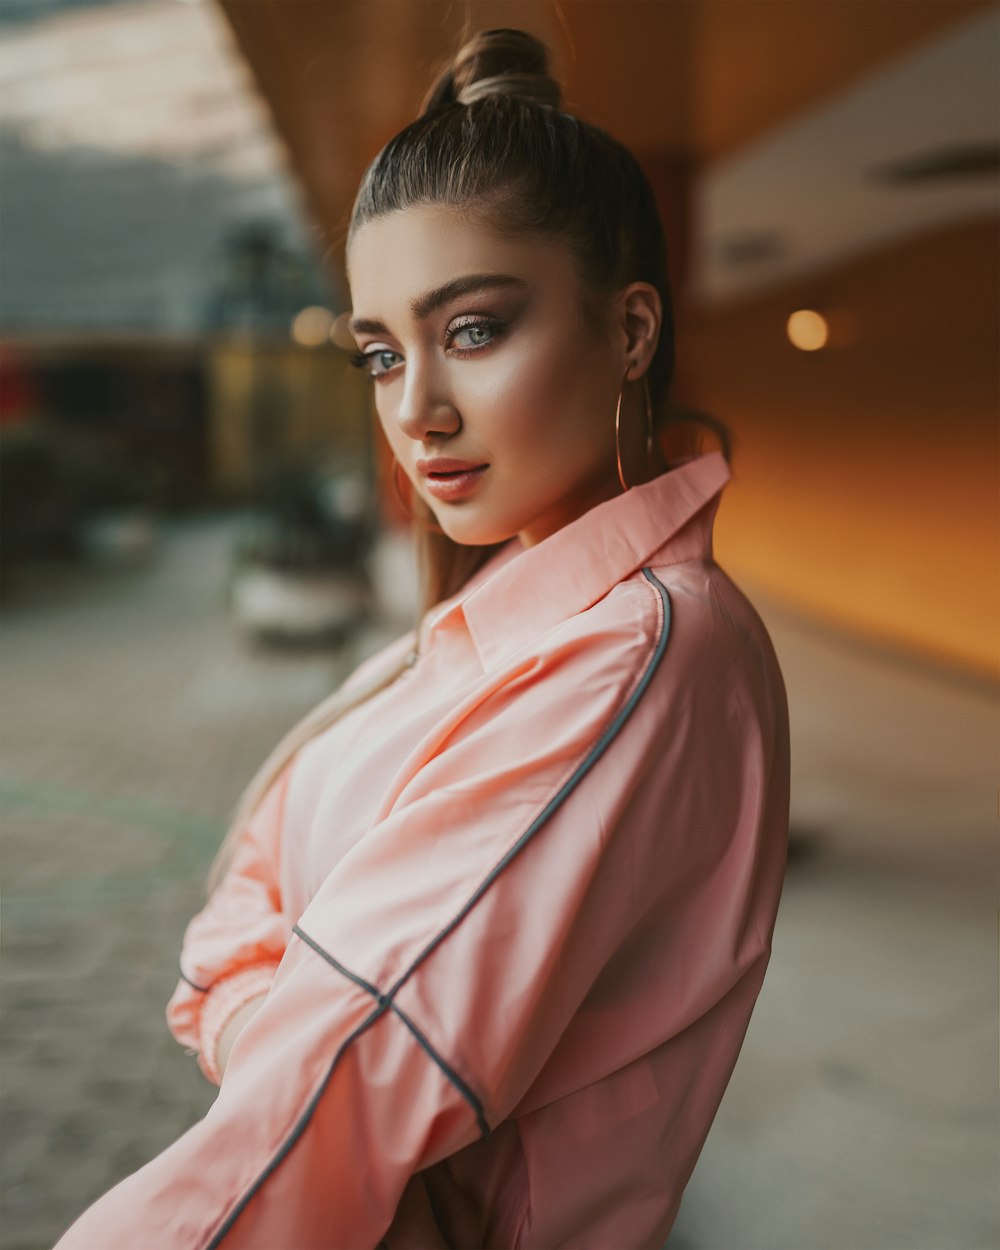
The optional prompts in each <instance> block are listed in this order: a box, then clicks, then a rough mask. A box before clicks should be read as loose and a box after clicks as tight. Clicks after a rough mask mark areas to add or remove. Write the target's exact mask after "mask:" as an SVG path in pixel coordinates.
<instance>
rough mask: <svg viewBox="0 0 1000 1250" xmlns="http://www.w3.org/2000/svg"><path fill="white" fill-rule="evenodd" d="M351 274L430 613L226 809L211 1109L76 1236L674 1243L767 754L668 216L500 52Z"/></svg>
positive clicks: (748, 918)
mask: <svg viewBox="0 0 1000 1250" xmlns="http://www.w3.org/2000/svg"><path fill="white" fill-rule="evenodd" d="M347 262H348V275H349V281H350V286H351V293H352V300H353V315H352V329H353V333H354V336H355V340H356V345H357V348H358V351H357V353H356V357H357V358H356V361H355V363H357V364H358V365H359V366H361V367H363V368H364V369H365V370H366V371H367V372H368V374H369V375H370V377H371V379H372V384H373V387H374V395H375V404H376V408H377V412H378V418H379V420H380V422H381V425H382V428H383V430H384V431H385V434H386V437H387V439H388V441H389V444H390V446H391V448H392V450H393V452H394V454H395V456H396V458H397V464H396V469H397V472H398V471H399V469H400V467H401V470H402V473H403V474H404V475H405V477H406V478H407V479H409V482H410V483H411V484H412V494H413V501H414V507H415V508H416V509H417V510H418V511H417V516H418V519H419V520H420V521H421V523H422V525H423V529H422V531H421V532H422V535H423V538H422V541H423V543H424V558H425V566H424V568H425V599H426V603H425V609H426V610H425V611H423V613H422V615H421V617H420V620H419V624H418V625H417V627H416V628H415V629H413V630H412V631H410V632H409V633H408V634H407V635H406V636H405V637H403V638H400V639H399V640H398V641H397V642H395V643H393V644H391V645H390V646H388V647H387V648H385V649H384V650H383V651H382V652H380V653H379V654H377V655H375V656H373V657H371V658H370V659H368V660H367V661H366V662H365V663H363V664H362V665H361V666H360V667H359V668H358V669H357V670H356V671H355V672H354V674H353V675H352V676H351V677H350V678H349V679H348V681H347V682H346V683H345V685H344V686H343V687H342V688H341V689H340V690H339V691H338V692H337V693H336V694H335V695H334V696H332V697H331V698H330V699H329V700H327V701H326V702H325V703H324V704H322V705H320V707H319V708H317V709H316V710H315V711H314V712H313V713H312V714H311V715H310V716H309V717H307V718H306V720H305V721H304V722H303V723H302V724H301V725H299V726H298V727H296V729H295V730H293V731H292V733H291V734H290V735H289V736H288V738H287V739H286V740H285V741H284V742H283V743H282V744H280V745H279V747H278V748H277V749H276V751H275V752H274V753H273V755H272V756H271V757H270V759H269V760H268V761H267V762H266V763H265V764H264V766H263V767H262V769H261V770H260V772H259V773H258V775H257V777H256V778H255V779H254V782H253V783H252V784H251V786H250V788H249V789H248V791H247V794H246V795H245V796H244V799H243V801H242V804H241V806H240V808H239V810H238V813H237V816H236V818H235V819H234V821H233V824H232V829H231V832H230V835H229V837H228V838H227V842H226V844H225V848H224V851H223V853H222V855H221V857H220V859H219V861H218V862H217V865H216V872H215V874H214V878H213V883H214V886H215V888H214V891H213V892H212V893H211V895H210V898H209V901H208V903H207V905H206V907H205V909H204V910H203V911H202V912H201V913H200V914H199V915H198V916H196V917H195V919H194V920H193V921H192V922H191V924H190V926H189V928H188V931H187V933H186V935H185V941H184V946H183V950H182V954H181V980H180V982H179V984H178V987H177V990H176V992H175V994H174V996H173V998H172V999H171V1002H170V1004H169V1007H168V1020H169V1023H170V1026H171V1028H172V1030H173V1032H174V1033H175V1035H176V1036H177V1038H178V1039H179V1040H180V1041H181V1042H182V1043H184V1044H185V1045H188V1046H190V1047H192V1048H193V1049H195V1050H197V1051H198V1052H199V1062H200V1064H201V1066H202V1068H203V1070H204V1071H205V1073H206V1074H207V1075H208V1076H209V1077H210V1078H211V1079H212V1080H215V1081H220V1080H221V1087H220V1092H219V1095H218V1098H217V1099H216V1101H215V1103H214V1105H213V1107H212V1109H211V1110H210V1111H209V1113H208V1114H207V1116H206V1117H205V1119H204V1120H202V1121H201V1122H200V1123H198V1124H196V1125H195V1126H194V1127H193V1128H191V1129H190V1130H189V1131H188V1132H187V1133H185V1134H184V1136H183V1137H181V1138H180V1139H179V1140H178V1141H177V1142H176V1143H174V1145H173V1146H171V1147H169V1148H168V1149H167V1150H166V1151H165V1152H164V1153H163V1154H161V1155H159V1156H158V1157H157V1158H155V1159H153V1160H152V1161H151V1162H150V1163H148V1164H147V1165H146V1166H145V1167H144V1168H142V1169H141V1170H140V1171H138V1172H137V1173H135V1174H134V1175H132V1176H130V1177H128V1178H127V1179H126V1180H124V1181H123V1182H122V1183H121V1184H120V1185H118V1186H117V1187H116V1188H115V1189H113V1190H112V1191H111V1192H110V1193H109V1194H107V1195H105V1196H104V1198H102V1199H101V1200H100V1201H99V1202H97V1203H96V1204H95V1205H94V1206H93V1207H91V1208H90V1210H89V1211H87V1212H86V1213H85V1214H84V1215H83V1216H82V1217H81V1218H80V1219H79V1220H78V1221H77V1222H76V1224H75V1225H74V1226H73V1227H72V1229H70V1231H69V1232H68V1233H67V1234H66V1235H65V1236H64V1238H63V1240H62V1241H61V1242H60V1243H59V1246H60V1250H79V1248H82V1247H87V1248H88V1250H119V1248H121V1250H125V1248H126V1247H128V1248H129V1250H132V1248H133V1247H138V1246H143V1247H145V1246H148V1247H155V1248H156V1250H168V1248H169V1250H174V1248H177V1250H180V1248H181V1247H191V1248H194V1247H198V1248H199V1250H201V1248H205V1247H216V1246H223V1247H225V1250H237V1248H240V1250H243V1248H245V1247H254V1248H257V1250H312V1248H319V1247H324V1248H327V1250H329V1248H331V1247H336V1248H342V1250H346V1248H348V1247H349V1248H351V1250H357V1248H359V1247H366V1248H368V1250H373V1248H374V1247H388V1248H389V1250H398V1248H401V1247H410V1248H418V1247H419V1248H421V1250H425V1248H427V1247H441V1246H449V1247H461V1248H464V1250H469V1248H471V1247H480V1246H482V1247H485V1246H490V1247H507V1248H510V1247H515V1246H516V1247H525V1248H527V1247H536V1248H544V1250H552V1248H553V1247H557V1246H565V1247H570V1246H572V1247H595V1248H596V1247H599V1248H601V1250H608V1248H614V1250H625V1248H626V1247H659V1246H661V1245H662V1243H663V1241H664V1239H665V1237H666V1236H667V1233H668V1232H669V1229H670V1227H671V1224H672V1223H673V1220H674V1217H675V1214H676V1211H677V1208H678V1204H679V1202H680V1197H681V1193H682V1191H683V1188H684V1185H685V1184H686V1182H687V1179H688V1177H689V1175H690V1173H691V1170H692V1168H693V1167H694V1164H695V1161H696V1159H697V1157H698V1154H699V1152H700V1150H701V1147H702V1144H703V1142H704V1140H705V1137H706V1134H707V1132H708V1129H709V1126H710V1124H711V1122H712V1119H713V1117H714V1115H715V1112H716V1109H717V1107H718V1104H719V1101H720V1099H721V1097H722V1094H723V1091H724V1089H725V1087H726V1084H727V1082H728V1080H729V1077H730V1074H731V1072H732V1069H733V1066H734V1064H735V1062H736V1058H737V1054H738V1052H739V1048H740V1045H741V1043H742V1040H743V1036H744V1033H745V1030H746V1026H747V1023H748V1020H749V1017H750V1013H751V1010H752V1008H753V1004H754V1001H755V999H756V997H757V994H758V991H759V989H760V986H761V982H762V980H763V976H764V969H765V967H766V964H767V961H768V957H769V952H770V945H771V937H772V930H773V926H774V921H775V914H776V909H777V905H778V899H779V895H780V890H781V883H782V876H783V870H784V860H785V844H786V837H787V820H788V764H789V748H788V726H787V709H786V703H785V693H784V687H783V683H782V678H781V673H780V670H779V667H778V664H777V661H776V659H775V656H774V652H773V650H772V648H771V644H770V641H769V639H768V636H767V633H766V630H765V628H764V626H763V624H762V623H761V621H760V619H759V617H758V616H757V615H756V613H755V612H754V610H753V608H752V607H751V605H750V604H749V603H748V601H747V600H746V599H745V598H744V596H743V595H742V594H741V593H740V591H739V590H738V589H737V588H736V586H735V585H734V584H733V582H732V581H731V580H730V579H729V578H728V576H727V575H726V574H725V573H724V572H723V571H722V570H721V569H720V568H719V566H718V565H717V564H715V563H714V561H713V559H712V522H713V519H714V516H715V512H716V509H717V507H718V504H719V500H720V494H721V491H722V490H723V488H724V486H725V484H726V482H727V480H728V479H729V476H730V470H729V466H728V463H727V456H726V455H725V454H724V453H723V452H722V451H712V452H709V453H707V454H704V455H694V456H688V457H687V458H685V459H683V460H682V461H680V462H679V463H675V464H672V465H671V464H668V463H667V462H666V461H665V460H664V458H663V451H662V450H661V440H660V439H659V438H658V437H654V430H653V421H654V414H655V413H657V412H660V411H662V408H663V401H664V399H665V396H666V392H667V390H668V388H669V384H670V380H671V375H672V370H673V337H672V326H671V321H670V304H669V292H668V288H667V278H666V264H665V257H664V244H663V236H662V231H661V227H660V223H659V220H658V218H657V213H656V207H655V204H654V201H653V197H652V194H651V191H650V188H649V186H648V184H647V182H646V180H645V178H644V176H643V175H642V173H641V171H640V169H639V167H638V165H637V163H636V162H635V160H634V159H633V158H632V157H631V156H630V154H629V153H628V152H627V151H626V150H625V149H624V148H622V147H621V146H620V145H619V144H618V143H616V142H615V141H614V140H613V139H611V138H610V137H609V136H608V135H606V134H605V133H603V132H602V131H600V130H598V129H596V128H594V127H592V126H589V125H586V124H584V123H582V122H580V121H578V120H576V119H574V118H572V117H570V116H568V115H567V114H565V113H562V112H560V111H559V92H558V88H557V86H556V85H555V84H554V83H553V82H552V81H551V79H549V77H548V76H547V70H546V56H545V50H544V48H543V47H542V46H541V45H540V44H539V43H538V42H537V41H536V40H535V39H533V38H532V37H530V36H529V35H527V34H524V33H523V32H520V31H509V30H498V31H487V32H484V33H481V34H480V35H478V36H477V37H475V38H474V39H473V40H472V42H471V43H470V44H469V45H467V46H466V47H465V48H464V49H463V50H462V51H461V52H460V53H459V54H458V56H457V57H456V59H455V62H454V64H453V65H452V67H451V68H450V69H449V70H448V71H446V72H445V73H444V74H443V75H442V76H441V78H440V80H439V81H438V82H437V83H436V84H435V86H434V87H433V88H432V90H431V92H430V93H429V96H428V99H427V101H426V102H425V106H424V112H423V113H422V115H421V116H420V118H419V119H418V120H417V121H415V122H414V123H413V124H412V125H410V126H409V127H407V128H406V129H405V130H404V131H402V132H401V133H400V134H399V135H397V136H396V137H395V138H394V139H393V140H392V141H391V142H390V143H389V144H388V145H387V146H386V147H385V149H383V151H382V152H380V153H379V154H378V156H377V157H376V158H375V160H374V161H373V163H372V165H371V166H370V167H369V169H368V171H367V172H366V174H365V177H364V180H363V182H362V185H361V188H360V191H359V193H358V197H357V200H356V203H355V206H354V212H353V217H352V221H351V226H350V231H349V234H348V240H347ZM223 1071H224V1073H225V1075H224V1078H223V1076H222V1074H223Z"/></svg>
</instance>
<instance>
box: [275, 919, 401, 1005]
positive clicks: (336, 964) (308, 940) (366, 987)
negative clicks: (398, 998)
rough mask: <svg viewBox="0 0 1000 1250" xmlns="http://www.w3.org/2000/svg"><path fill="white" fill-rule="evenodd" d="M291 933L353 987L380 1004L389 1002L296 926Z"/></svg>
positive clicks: (362, 978) (368, 982)
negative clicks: (358, 987)
mask: <svg viewBox="0 0 1000 1250" xmlns="http://www.w3.org/2000/svg"><path fill="white" fill-rule="evenodd" d="M292 932H293V933H296V934H298V936H299V937H300V938H301V939H302V941H303V942H305V944H306V946H311V947H312V948H313V950H314V951H315V952H316V954H317V955H322V956H323V958H324V959H325V960H326V962H327V963H328V964H332V965H333V966H334V967H335V968H336V969H337V971H338V972H342V973H343V974H344V976H345V977H347V978H348V979H349V980H351V981H353V982H354V984H355V985H360V986H361V988H362V989H363V990H367V991H368V993H369V994H371V996H372V998H377V999H378V1001H379V1002H380V1003H381V1002H388V1001H389V1000H388V999H387V998H386V996H385V995H384V994H383V993H382V991H381V990H380V989H379V988H378V986H377V985H372V983H371V982H370V981H366V980H365V979H364V977H359V976H358V974H357V973H356V972H351V970H350V969H349V968H345V967H344V965H343V964H342V963H341V962H340V961H339V960H338V959H334V957H333V956H332V955H331V954H330V952H329V951H328V950H325V949H324V948H323V947H322V946H320V944H319V942H316V941H314V940H313V938H311V937H310V936H309V934H308V933H305V932H303V931H302V929H300V928H299V926H298V925H297V924H293V925H292Z"/></svg>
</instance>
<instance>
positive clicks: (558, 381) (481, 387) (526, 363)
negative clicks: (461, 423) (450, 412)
mask: <svg viewBox="0 0 1000 1250" xmlns="http://www.w3.org/2000/svg"><path fill="white" fill-rule="evenodd" d="M596 359H597V357H596V355H595V352H594V350H593V345H592V344H591V343H589V342H587V341H584V340H583V338H582V337H580V336H577V337H572V338H562V339H559V340H556V341H549V342H544V343H538V341H537V340H536V341H534V342H532V343H531V344H530V345H529V346H526V347H525V348H524V349H522V350H518V351H511V352H504V353H500V354H498V356H497V357H496V359H495V361H494V362H491V367H490V369H489V370H488V371H487V370H483V372H482V373H481V374H479V375H478V376H477V377H476V378H475V379H471V381H472V386H471V388H470V390H469V391H468V392H467V396H466V398H467V401H468V402H469V404H470V410H471V408H472V406H477V407H478V408H479V410H480V412H482V413H484V415H485V414H486V413H487V411H488V414H489V419H490V421H491V423H493V422H494V421H495V422H497V423H498V425H499V427H500V428H502V429H503V430H504V432H505V433H508V432H509V433H510V434H511V435H512V436H514V435H520V434H521V433H523V432H525V431H526V432H528V433H530V434H531V436H532V438H533V439H535V440H538V439H540V438H544V436H545V433H546V431H551V432H552V434H554V435H555V434H557V432H558V430H559V427H560V424H561V422H560V420H559V418H560V416H561V415H562V414H567V415H569V414H572V415H573V416H574V417H575V420H576V422H577V423H579V421H580V418H581V415H582V414H581V403H583V404H584V405H586V404H587V403H591V404H592V403H593V401H594V395H595V389H594V376H595V361H596Z"/></svg>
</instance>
